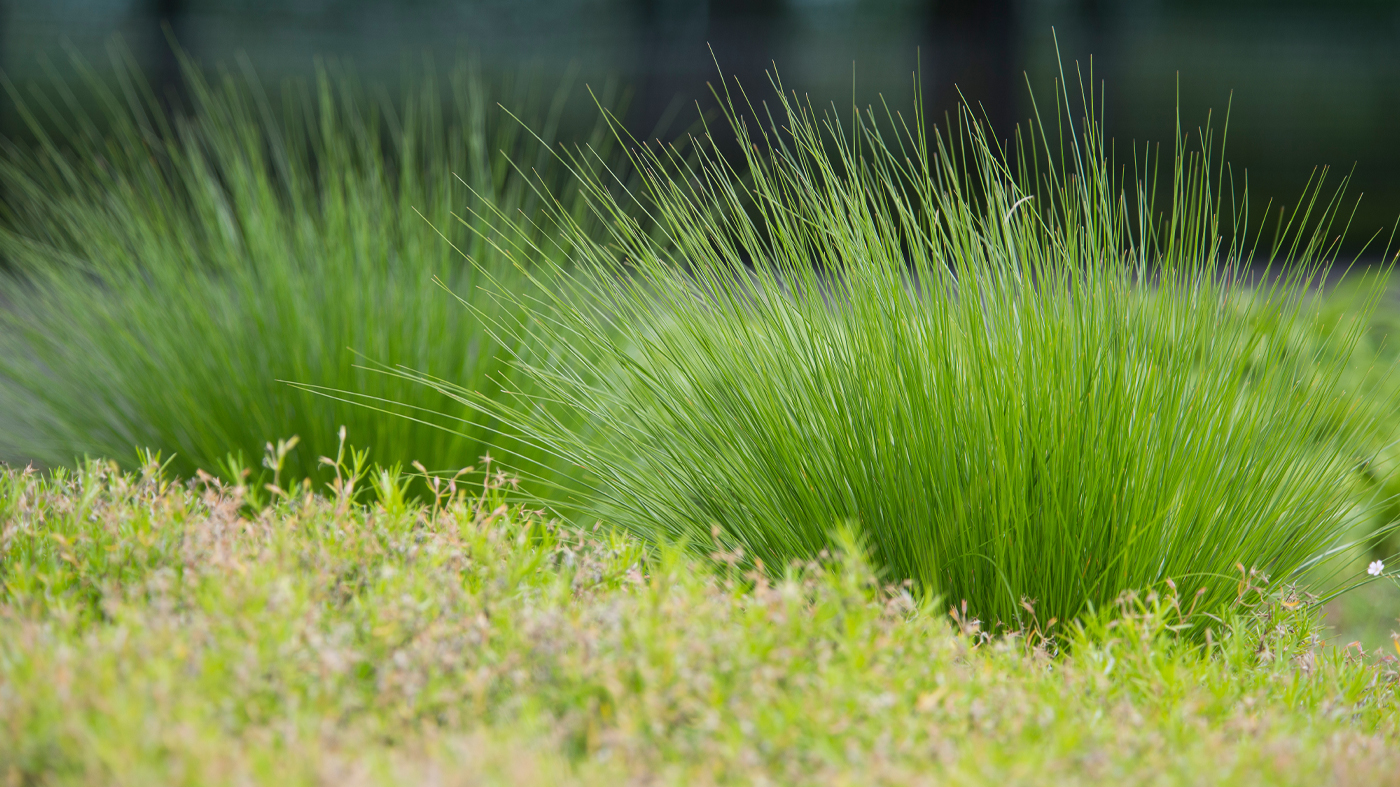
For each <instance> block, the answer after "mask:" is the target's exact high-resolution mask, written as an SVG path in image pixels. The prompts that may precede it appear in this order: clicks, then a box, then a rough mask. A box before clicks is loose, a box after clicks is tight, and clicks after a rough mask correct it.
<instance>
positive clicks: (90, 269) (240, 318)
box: [0, 52, 606, 489]
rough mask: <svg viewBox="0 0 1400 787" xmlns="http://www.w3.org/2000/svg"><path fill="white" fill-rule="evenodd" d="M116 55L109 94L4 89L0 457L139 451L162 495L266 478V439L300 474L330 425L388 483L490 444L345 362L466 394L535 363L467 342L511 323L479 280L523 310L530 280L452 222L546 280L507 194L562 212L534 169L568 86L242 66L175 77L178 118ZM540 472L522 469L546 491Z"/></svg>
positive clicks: (517, 202) (326, 449) (424, 397)
mask: <svg viewBox="0 0 1400 787" xmlns="http://www.w3.org/2000/svg"><path fill="white" fill-rule="evenodd" d="M114 58H116V68H115V73H116V76H117V83H116V84H115V86H114V85H112V84H109V83H107V82H104V81H103V80H102V79H100V78H99V77H98V76H97V74H96V72H95V71H94V70H92V69H91V68H88V67H86V66H84V65H83V64H78V67H79V73H80V74H81V75H82V77H83V79H82V80H80V82H79V85H80V86H81V87H82V88H84V89H86V90H87V91H88V93H87V94H88V95H89V96H90V99H89V100H87V101H85V102H84V101H79V100H78V99H77V98H75V96H76V95H77V93H76V92H75V91H74V90H73V89H72V88H71V87H70V85H69V84H67V83H66V82H64V81H63V80H62V79H59V78H55V80H54V82H53V83H52V84H50V85H46V86H41V87H40V88H38V89H35V90H34V91H33V92H32V93H26V94H23V95H21V94H20V93H19V91H18V90H17V89H16V88H14V87H13V86H10V96H11V100H13V101H14V102H15V105H16V106H17V107H18V109H19V111H20V113H21V115H22V116H23V117H24V119H25V120H26V121H27V123H28V126H29V130H30V133H31V135H32V136H34V137H35V139H36V140H37V141H36V142H34V143H33V144H32V145H25V146H16V145H13V144H11V145H9V146H7V147H6V148H5V150H4V151H3V155H0V178H3V179H4V181H5V184H6V188H7V193H8V200H7V206H8V209H9V211H8V215H6V216H5V217H4V221H3V222H0V255H3V257H4V259H5V260H6V262H7V270H6V271H4V273H3V275H0V303H3V308H0V458H4V459H6V460H8V461H11V462H29V461H37V462H39V463H41V464H43V465H49V466H60V465H66V464H71V463H72V462H73V461H74V459H75V458H79V457H82V456H93V457H116V458H121V459H123V460H125V459H126V458H127V457H132V456H134V449H135V448H137V447H145V448H150V449H155V450H159V451H163V452H165V454H166V455H167V456H173V458H174V465H173V468H174V469H176V470H178V471H179V472H181V473H182V474H184V475H186V476H188V475H190V474H192V473H193V472H194V471H195V470H196V469H200V468H202V469H204V470H206V471H210V472H223V473H225V474H234V475H237V474H240V473H241V471H242V470H244V469H251V470H253V471H255V472H257V473H259V474H264V469H263V468H259V467H257V466H256V465H257V461H258V459H259V458H260V457H262V456H263V455H264V452H265V447H266V446H267V444H268V443H269V442H270V441H273V440H276V439H278V438H289V437H291V436H293V435H295V436H297V437H298V438H299V439H300V447H299V448H297V449H295V450H293V451H291V452H289V453H287V452H284V454H285V455H284V456H283V457H282V458H281V460H280V461H281V463H282V464H283V465H284V466H283V467H282V474H281V477H282V478H283V479H293V480H295V479H299V478H302V477H307V476H317V474H318V472H319V471H318V464H317V460H318V457H320V456H322V455H327V454H330V455H333V454H334V452H335V448H336V445H337V432H338V430H339V428H340V427H341V426H343V425H344V426H348V428H349V432H350V434H351V436H352V439H354V440H355V441H356V442H357V443H359V444H362V445H372V446H373V447H374V451H375V457H376V458H377V459H379V460H380V461H382V462H384V463H386V464H391V463H394V462H399V463H402V464H404V465H407V464H408V463H409V462H411V461H414V460H418V461H420V462H422V463H424V464H426V465H427V466H428V467H431V468H433V469H444V468H453V469H456V468H459V467H462V466H465V465H468V464H472V463H475V462H476V461H477V458H478V457H479V456H481V455H482V454H485V453H486V452H487V451H488V450H489V449H490V448H492V447H498V446H501V445H509V443H510V441H509V438H508V437H505V436H501V435H499V434H497V433H496V432H495V431H494V430H495V427H496V426H497V425H496V424H494V423H492V422H491V421H489V420H486V419H481V418H474V419H472V421H473V422H472V423H465V422H462V421H459V420H457V419H458V418H459V417H461V416H464V415H469V414H468V413H467V412H466V411H465V410H464V408H461V407H458V406H455V405H454V403H453V402H452V400H451V399H449V398H447V397H445V396H443V395H441V394H439V393H438V392H436V391H434V390H433V389H431V388H427V387H424V386H419V385H415V384H411V383H407V382H405V381H403V380H402V379H399V378H396V377H393V376H389V375H384V374H380V373H377V372H372V371H366V370H365V369H363V368H357V365H370V366H373V365H376V364H381V365H386V366H389V367H393V366H396V365H403V366H406V367H408V368H412V369H415V370H418V371H421V372H425V373H428V374H432V375H436V376H440V377H443V378H447V379H451V380H453V381H454V382H457V383H460V384H463V385H466V386H467V387H470V388H472V389H474V390H479V391H481V392H482V393H483V394H485V395H487V396H491V395H494V392H496V391H498V390H499V386H501V385H513V386H516V387H518V388H519V387H522V386H525V385H527V384H528V380H526V379H523V378H520V377H519V376H517V375H515V374H514V373H513V372H512V371H511V368H510V364H509V363H508V362H507V358H508V356H509V355H510V354H511V353H523V354H526V355H529V354H530V353H531V352H534V351H535V349H537V348H525V347H513V348H502V347H500V346H499V345H497V344H496V343H495V342H494V341H493V340H492V339H491V338H490V337H489V336H488V335H487V333H486V331H485V330H484V329H483V327H482V326H483V321H482V319H481V315H482V314H489V315H491V316H492V317H493V318H495V319H500V320H504V321H509V320H510V319H511V318H512V315H508V314H505V313H503V312H502V311H501V309H502V308H510V307H511V304H504V305H502V304H500V303H499V302H495V301H490V300H488V299H486V298H484V297H483V295H482V290H481V289H480V288H479V287H478V284H479V283H480V282H481V281H482V280H484V279H488V278H489V279H493V280H494V281H495V283H496V285H497V286H500V287H504V288H507V289H509V290H511V291H513V292H517V293H520V294H522V295H524V294H526V293H527V292H528V290H529V289H530V288H531V287H533V286H539V285H541V282H539V281H538V280H535V279H531V278H530V277H529V276H527V274H526V271H525V270H524V269H523V268H517V267H515V263H517V262H521V259H520V256H519V255H516V256H515V257H514V258H513V259H510V260H506V259H505V258H503V257H502V255H501V254H499V253H498V252H497V250H496V249H494V248H493V247H492V246H490V245H489V244H487V243H485V242H484V241H483V234H482V232H481V230H482V229H483V228H482V227H480V226H476V227H474V228H470V229H469V228H467V227H465V226H463V225H461V224H458V223H457V222H455V221H452V220H451V217H452V216H453V215H454V214H455V215H459V216H463V217H465V218H467V219H468V220H469V221H470V222H473V223H480V222H483V221H488V220H489V221H492V222H494V225H493V228H492V230H491V233H490V234H491V235H492V237H494V238H496V239H497V241H498V242H502V243H509V244H514V247H516V248H518V247H521V246H525V245H528V246H530V247H532V248H534V249H535V250H536V251H538V252H539V253H541V254H553V255H556V260H555V262H556V264H560V265H562V264H564V259H565V256H566V254H567V250H566V249H563V248H561V247H559V246H558V245H557V244H553V243H552V239H553V238H554V237H555V236H554V235H553V233H551V231H550V230H549V228H547V227H545V226H542V225H540V224H539V223H537V221H538V219H539V218H540V215H539V211H538V209H537V204H536V203H537V200H538V194H537V191H536V189H535V187H534V186H532V184H531V181H532V179H534V178H538V179H539V181H538V182H544V183H548V184H551V185H553V186H556V187H558V188H559V189H562V191H561V192H560V193H561V194H562V195H563V196H562V199H563V203H564V205H563V207H564V209H565V210H566V211H567V210H568V203H569V202H570V200H571V199H572V198H571V197H570V196H569V193H570V191H571V188H570V186H569V185H568V182H567V181H566V180H564V179H563V178H561V177H560V176H559V175H560V171H559V168H558V167H556V166H554V165H553V158H552V154H550V153H549V151H548V144H549V143H550V142H552V141H553V133H554V131H555V129H556V128H557V127H558V124H559V121H560V117H561V113H563V112H564V111H565V108H566V101H565V99H566V96H567V86H565V87H562V88H560V90H559V91H558V92H557V93H550V92H549V91H548V90H546V89H544V88H542V87H541V85H540V82H539V81H538V80H531V79H520V80H518V81H512V80H508V79H503V80H500V81H488V80H487V79H486V78H485V77H483V76H482V75H481V73H480V72H479V69H477V68H475V67H474V66H472V65H470V64H466V63H464V64H462V65H460V66H458V67H457V68H455V69H453V70H451V71H450V72H449V73H448V75H447V77H446V78H445V79H440V78H438V77H437V76H436V75H435V71H434V69H432V68H431V67H429V66H424V67H422V68H420V69H416V70H415V69H410V70H409V75H408V78H407V79H406V82H405V86H404V88H403V90H402V91H401V92H400V95H399V97H398V98H397V99H391V98H390V97H389V93H388V92H387V91H384V90H380V89H377V88H374V87H372V86H366V85H363V84H361V83H360V82H359V81H358V80H357V79H356V78H355V77H354V76H353V74H351V73H350V72H348V71H347V70H346V69H343V68H339V67H336V66H334V65H324V66H322V67H321V69H320V71H319V72H318V77H317V78H316V80H315V82H314V84H306V83H300V82H290V83H287V84H284V85H283V86H282V88H281V89H280V91H268V90H264V89H263V88H262V87H261V86H260V84H259V82H258V80H257V79H256V77H255V76H254V75H253V74H252V71H251V67H249V68H246V69H245V70H244V71H243V72H241V73H234V72H229V71H226V70H221V71H219V72H217V73H216V74H214V75H213V76H208V75H206V74H205V73H203V72H201V71H200V70H199V69H197V68H195V67H193V66H191V65H189V64H186V68H185V72H184V75H185V81H186V84H187V85H188V89H187V90H186V91H185V95H184V96H183V99H182V101H181V102H180V105H181V106H182V107H183V109H181V110H179V111H167V110H166V109H165V108H164V107H163V106H162V102H160V101H158V100H157V98H156V96H154V95H153V94H152V92H151V90H150V89H149V87H148V86H147V85H146V84H145V83H144V82H143V81H142V79H141V77H140V75H139V73H138V72H137V70H136V69H135V68H134V67H131V66H130V65H128V64H126V63H125V61H123V60H122V59H121V55H120V54H119V52H118V53H116V54H114ZM498 100H499V101H502V102H504V104H505V105H506V106H508V107H509V108H510V109H511V110H512V111H514V112H515V113H517V114H518V115H519V116H520V117H521V118H522V119H524V120H526V121H527V122H529V123H531V125H532V127H533V128H535V129H536V130H537V131H538V132H539V133H540V134H541V135H542V139H540V138H536V137H533V136H531V135H528V134H526V133H524V131H523V129H522V127H521V125H520V123H519V122H517V121H515V120H512V119H511V118H510V117H508V116H506V114H505V113H504V112H503V111H501V110H500V109H499V108H498V107H497V106H495V102H496V101H498ZM597 144H599V145H602V146H604V147H605V146H606V140H605V139H600V140H598V143H597ZM538 182H537V183H536V185H538ZM488 203H489V206H490V208H489V209H486V207H485V205H486V204H488ZM415 214H418V215H415ZM488 217H489V218H488ZM435 227H437V228H441V233H440V232H439V230H438V229H435ZM444 235H445V237H444ZM459 250H460V253H459ZM462 254H466V255H467V256H469V257H470V258H471V260H472V261H471V262H470V263H469V262H468V261H466V260H464V259H463V257H462ZM527 264H528V263H527ZM434 280H437V281H439V282H440V283H441V285H442V287H446V288H447V289H449V290H451V291H452V293H455V294H456V295H457V296H458V297H459V298H460V299H462V300H464V301H466V303H467V304H468V306H469V307H470V308H464V306H463V304H462V303H459V302H458V301H457V300H456V299H454V298H453V297H452V296H451V295H449V294H448V293H446V292H444V291H443V289H442V287H439V286H435V285H434ZM287 381H290V382H295V383H298V384H300V385H303V386H307V387H308V388H317V387H319V388H320V389H321V390H329V391H335V392H341V393H339V394H337V396H338V397H339V399H347V400H353V401H354V402H355V403H350V402H347V401H340V400H338V399H335V398H328V397H326V396H324V395H321V394H318V393H315V392H313V391H312V390H308V389H306V388H303V389H296V388H292V387H290V386H289V385H287ZM366 405H368V406H366ZM381 410H382V411H387V412H388V413H393V414H397V415H403V416H409V417H410V418H412V419H418V420H410V418H399V417H391V416H386V415H385V414H384V412H381ZM424 421H431V422H432V423H433V425H429V424H428V423H424ZM438 426H446V427H449V428H448V429H446V430H445V429H443V428H436V427H438ZM512 453H514V454H516V455H522V454H524V455H529V452H528V449H527V448H525V447H523V446H519V445H516V446H514V450H513V451H512ZM545 459H546V464H545V465H543V466H542V465H540V464H538V463H535V464H533V465H532V467H533V469H535V470H537V471H538V472H540V473H541V474H544V475H546V476H547V475H549V467H548V464H547V458H545ZM266 475H269V476H270V474H266ZM265 480H270V477H269V478H266V479H265ZM250 488H254V489H258V488H261V484H251V485H250Z"/></svg>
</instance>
